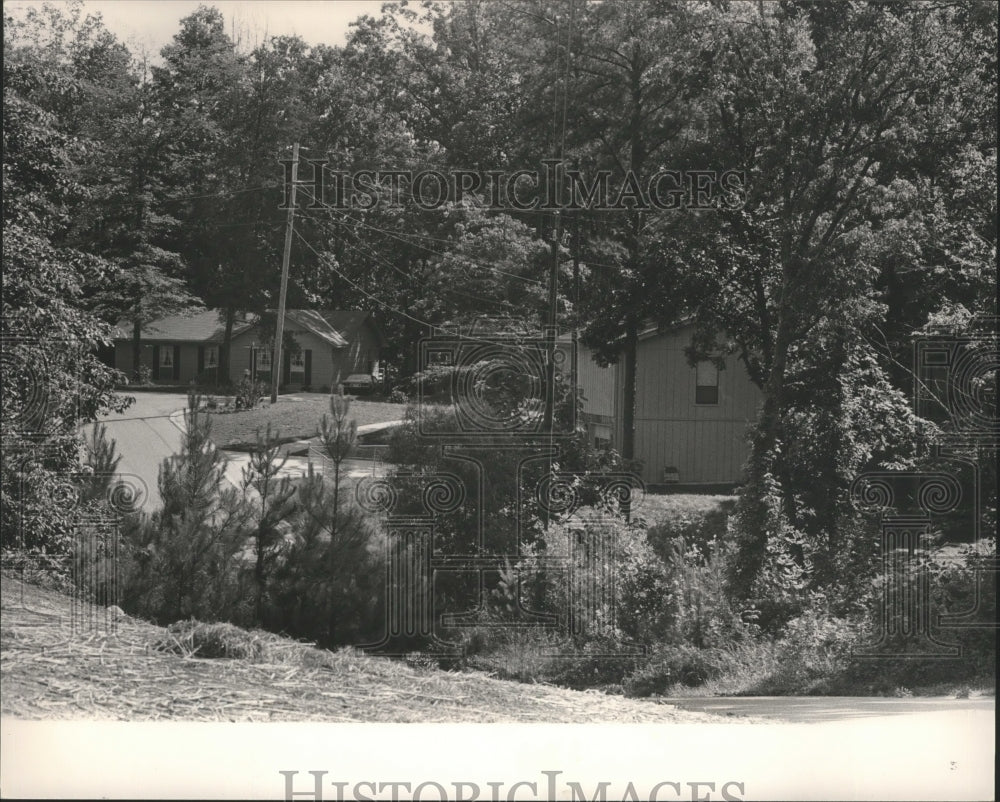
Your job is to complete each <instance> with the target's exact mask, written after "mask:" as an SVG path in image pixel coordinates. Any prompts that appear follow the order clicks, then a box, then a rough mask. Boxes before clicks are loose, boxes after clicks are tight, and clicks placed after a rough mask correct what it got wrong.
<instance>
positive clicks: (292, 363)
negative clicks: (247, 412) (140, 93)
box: [114, 309, 385, 392]
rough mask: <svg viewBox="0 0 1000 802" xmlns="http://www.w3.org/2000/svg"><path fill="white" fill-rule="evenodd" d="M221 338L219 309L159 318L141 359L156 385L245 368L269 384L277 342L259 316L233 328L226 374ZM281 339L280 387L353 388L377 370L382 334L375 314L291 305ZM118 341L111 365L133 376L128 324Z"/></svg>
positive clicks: (148, 331) (218, 379)
mask: <svg viewBox="0 0 1000 802" xmlns="http://www.w3.org/2000/svg"><path fill="white" fill-rule="evenodd" d="M224 338H225V322H224V317H223V315H222V313H220V312H219V311H217V310H205V311H201V312H196V313H193V314H188V315H183V314H181V315H171V316H169V317H164V318H160V319H158V320H154V321H151V322H150V323H148V324H147V325H145V326H144V327H143V329H142V333H141V352H140V363H141V364H142V365H145V366H146V367H147V368H149V371H150V375H151V378H152V380H153V381H154V382H156V383H159V384H175V385H176V384H188V383H189V382H191V381H196V382H199V383H203V384H219V383H225V382H226V380H227V379H228V380H230V381H234V382H235V381H239V379H240V378H241V377H242V376H244V375H246V374H247V373H249V375H251V376H252V377H254V378H256V379H259V380H261V381H264V382H270V380H271V365H272V364H273V362H274V354H273V351H274V347H273V344H272V343H271V333H270V331H265V329H264V327H263V326H262V325H261V320H260V319H259V318H258V317H256V316H246V317H243V318H240V319H238V320H237V321H236V323H235V325H234V326H233V333H232V342H231V357H230V361H229V375H228V376H221V375H220V373H219V372H220V370H221V369H222V368H221V366H220V351H221V347H222V344H223V341H224ZM283 344H284V346H285V347H284V349H283V350H284V358H283V359H282V366H281V372H282V374H283V376H282V382H281V384H282V386H284V387H285V388H287V389H289V390H303V389H306V388H309V389H316V390H321V391H324V392H328V391H329V390H330V389H332V388H333V387H335V386H336V385H337V384H340V383H343V384H345V385H349V386H351V387H352V388H355V389H358V388H361V387H365V386H371V385H372V384H373V383H374V377H375V376H377V375H378V374H379V372H380V366H379V358H380V354H381V351H382V349H383V348H384V346H385V339H384V337H383V335H382V331H381V329H380V328H379V326H378V324H377V323H376V322H375V320H374V318H373V317H372V314H371V313H370V312H360V311H344V310H334V311H318V310H311V309H289V310H286V312H285V333H284V343H283ZM114 345H115V351H114V366H115V367H116V368H118V369H119V370H121V371H122V372H124V373H125V375H131V373H132V327H131V325H130V324H129V323H127V322H123V323H120V324H119V325H118V326H117V327H116V329H115V333H114Z"/></svg>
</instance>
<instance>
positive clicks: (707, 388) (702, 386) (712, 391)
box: [694, 360, 719, 405]
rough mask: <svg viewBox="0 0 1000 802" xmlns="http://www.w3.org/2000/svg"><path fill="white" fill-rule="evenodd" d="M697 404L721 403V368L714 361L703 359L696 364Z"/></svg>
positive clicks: (695, 394) (695, 395) (695, 396)
mask: <svg viewBox="0 0 1000 802" xmlns="http://www.w3.org/2000/svg"><path fill="white" fill-rule="evenodd" d="M694 402H695V404H705V405H710V404H718V403H719V369H718V368H717V367H716V366H715V363H714V362H709V361H707V360H706V361H702V362H699V363H698V364H697V365H696V366H695V387H694Z"/></svg>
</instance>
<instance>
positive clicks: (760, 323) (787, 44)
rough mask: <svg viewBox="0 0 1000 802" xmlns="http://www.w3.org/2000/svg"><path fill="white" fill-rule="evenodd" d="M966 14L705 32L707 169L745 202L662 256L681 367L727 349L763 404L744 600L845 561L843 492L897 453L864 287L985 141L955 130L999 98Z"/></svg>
mask: <svg viewBox="0 0 1000 802" xmlns="http://www.w3.org/2000/svg"><path fill="white" fill-rule="evenodd" d="M964 13H965V12H964V11H963V10H962V9H961V7H959V6H952V5H946V6H937V5H928V6H896V5H884V4H852V5H849V6H834V5H832V4H826V3H818V4H808V5H806V4H797V3H788V4H782V5H779V6H773V5H772V6H764V5H761V6H758V7H752V6H744V7H741V10H740V13H739V14H732V15H727V16H724V17H722V18H721V23H722V31H723V38H722V41H723V42H724V43H725V45H726V46H725V48H724V49H722V50H720V51H719V53H718V56H717V59H716V62H715V66H714V70H713V79H712V84H711V90H710V91H711V93H712V95H713V97H714V98H715V102H714V108H713V117H712V123H713V125H712V126H711V130H713V131H715V132H716V133H715V135H714V136H713V138H712V143H710V149H709V152H710V153H712V154H714V158H715V159H717V160H720V161H727V162H729V163H732V164H733V165H734V166H736V167H739V168H741V169H743V170H745V171H746V175H747V181H746V185H747V188H748V189H747V197H746V205H745V206H744V208H743V209H740V210H733V211H725V212H724V213H721V214H717V215H714V216H711V217H707V218H703V219H700V220H698V221H697V225H694V224H693V223H694V222H695V221H692V225H690V226H687V227H686V228H685V229H684V230H683V231H682V233H681V234H677V235H675V236H674V237H673V238H669V237H665V238H664V242H665V243H669V245H670V247H671V248H674V247H676V248H677V250H675V251H673V252H672V254H671V255H672V257H673V258H675V259H680V260H681V261H682V262H683V264H684V266H685V270H684V273H685V278H686V281H687V288H688V291H689V295H688V297H689V299H690V302H691V305H692V307H693V308H694V309H696V310H697V313H698V320H699V322H700V333H699V336H698V337H697V339H696V343H695V348H694V353H693V354H692V356H697V355H699V354H700V355H704V354H706V353H718V351H717V350H715V349H717V348H719V347H721V348H723V349H726V348H731V349H732V350H735V351H736V352H737V353H738V354H739V356H740V358H741V359H742V360H743V361H744V362H745V363H746V365H747V367H748V370H749V372H750V375H751V377H752V378H754V380H755V381H757V382H758V383H759V384H760V386H761V388H762V391H763V396H764V401H763V408H762V410H761V413H760V418H759V420H758V423H757V426H756V427H755V430H754V436H753V440H752V456H751V459H750V462H749V465H748V484H747V489H746V491H745V492H744V493H743V496H742V502H741V512H740V515H741V518H740V520H741V526H740V532H741V551H740V555H739V560H738V572H737V577H736V580H737V587H738V588H739V590H740V592H741V593H743V594H745V595H751V596H754V595H755V592H754V590H753V585H754V583H755V582H756V581H757V579H758V578H759V577H760V576H761V575H762V571H766V570H767V568H766V565H765V563H767V562H768V560H771V562H772V567H773V566H774V565H777V564H778V563H780V562H784V564H786V565H788V566H792V565H793V564H794V566H795V567H794V568H790V569H789V570H792V571H798V570H805V571H806V576H807V579H808V578H810V577H811V578H812V579H813V580H820V584H822V583H823V582H830V581H832V577H834V576H836V575H837V573H838V571H837V570H834V569H832V568H831V563H830V561H831V560H832V559H833V556H834V554H833V552H834V551H835V550H836V548H840V549H841V551H842V553H844V554H850V553H852V552H853V551H854V548H853V546H852V545H851V544H849V543H848V544H845V543H844V542H842V541H840V540H839V539H840V538H841V537H843V536H844V535H846V534H847V533H848V532H850V531H851V528H852V527H853V524H849V523H848V522H847V520H846V519H840V522H838V519H839V518H841V515H842V514H843V513H844V512H845V510H847V509H848V508H849V504H848V501H847V498H846V491H847V486H848V485H849V482H850V480H851V478H852V477H853V476H854V475H856V473H857V472H858V471H859V470H863V469H864V468H865V466H871V465H876V464H879V463H883V464H889V463H894V464H902V463H905V461H906V460H907V459H908V458H910V457H911V456H912V445H913V441H914V427H915V426H916V422H915V421H914V420H913V414H912V410H911V409H910V408H909V405H908V403H907V400H906V395H908V390H909V388H908V387H906V388H905V389H903V388H902V387H899V386H893V384H892V382H891V377H890V375H889V374H888V373H887V368H886V364H887V361H888V360H896V361H898V356H897V355H896V354H892V353H887V352H886V351H885V349H884V348H880V347H876V346H875V345H873V342H874V343H878V342H879V341H882V342H884V337H881V336H880V335H879V326H880V323H881V322H882V321H883V320H884V317H885V315H886V306H885V305H884V303H883V298H884V296H882V297H880V283H881V278H880V276H881V275H890V276H891V274H892V272H893V271H894V269H898V268H893V263H894V262H895V263H896V264H899V263H900V259H901V258H902V261H904V262H908V264H910V265H912V262H909V260H908V259H907V258H906V257H905V256H904V254H905V253H906V251H907V250H908V249H909V250H911V253H912V247H913V245H914V244H915V240H914V238H913V237H912V234H911V233H908V231H907V229H910V231H911V232H913V231H915V230H917V229H919V230H921V231H923V232H925V233H927V232H929V231H931V230H934V228H937V230H938V232H940V231H941V227H940V225H938V224H935V226H934V228H932V227H930V226H928V223H929V222H930V219H929V218H928V217H927V216H923V219H921V220H920V222H917V219H918V218H917V214H915V213H914V212H915V207H919V206H924V205H925V199H926V198H927V196H924V199H920V200H918V196H919V195H920V189H918V187H920V186H921V184H923V183H924V182H925V181H926V180H927V179H930V182H929V183H928V184H926V186H928V187H930V186H932V185H933V184H934V183H936V181H937V179H936V177H935V176H934V174H935V173H936V172H938V171H937V167H936V165H938V164H940V163H941V160H944V161H945V163H948V161H950V160H952V159H954V157H955V155H956V154H958V153H961V152H962V150H963V148H964V147H966V144H965V143H969V144H971V143H973V142H976V143H978V142H980V141H981V136H982V129H981V127H979V126H980V125H981V122H975V121H973V120H970V119H969V116H970V110H975V109H978V108H979V100H977V95H979V94H982V93H984V92H986V93H989V94H992V95H994V96H995V92H996V89H995V76H994V77H993V79H992V81H993V86H992V87H990V86H989V84H988V83H986V84H984V83H983V82H982V76H983V75H984V73H983V71H982V70H981V69H979V66H980V65H981V64H982V59H983V58H984V54H985V43H986V42H987V41H989V40H990V35H989V34H986V35H981V36H979V37H967V36H966V35H965V33H964V32H963V31H962V27H963V24H964V23H963V22H962V17H963V14H964ZM993 30H994V33H993V34H992V36H993V37H994V39H995V26H993ZM946 51H947V52H948V54H949V55H948V57H947V58H946V57H945V56H944V55H943V53H944V52H946ZM928 153H934V154H935V155H934V157H933V159H932V160H931V161H932V162H933V164H932V163H931V161H928V159H927V154H928ZM925 177H926V178H925ZM935 208H936V209H937V210H938V211H937V212H936V213H935V214H936V215H937V214H939V213H940V211H943V206H942V205H941V204H940V203H937V204H935ZM918 214H919V213H918ZM939 219H940V218H939ZM980 230H981V229H980ZM684 235H686V236H684ZM919 236H920V237H921V238H922V235H919ZM682 237H683V238H684V239H685V240H686V244H684V245H681V244H679V243H680V240H681V239H682ZM938 237H939V235H932V238H934V239H935V240H936V241H937V242H940V241H941V240H940V239H939V238H938ZM927 244H930V243H929V242H927ZM989 250H990V246H989V245H987V247H986V248H978V251H979V253H978V254H977V255H976V256H975V257H974V259H975V261H976V262H979V263H980V264H982V263H983V262H984V261H985V260H984V257H985V255H986V253H988V252H989ZM928 255H929V254H926V255H925V257H924V259H925V258H926V256H928ZM924 259H921V260H918V265H919V264H920V262H921V261H923V266H922V267H918V268H917V270H918V272H922V271H923V270H927V271H928V272H929V273H935V272H937V271H939V270H942V269H943V271H944V273H945V274H947V273H951V274H952V275H953V276H955V277H956V278H957V273H956V272H952V271H953V270H954V269H955V268H959V269H960V265H962V264H963V263H964V264H968V262H967V261H965V262H963V260H958V259H956V260H954V261H953V263H952V266H947V267H946V266H943V265H941V263H940V261H939V260H938V259H937V258H931V259H930V260H927V261H924ZM910 269H913V268H912V267H907V270H910ZM976 269H977V270H978V269H979V268H976ZM886 271H888V273H886ZM935 283H936V290H939V289H941V284H940V283H938V282H935ZM930 298H931V295H927V296H924V299H923V301H922V302H921V304H925V303H927V302H929V301H930ZM924 309H925V310H926V309H927V307H926V306H924ZM914 311H915V310H914ZM924 314H926V312H924ZM719 332H724V333H725V334H724V335H723V338H722V341H721V342H719V338H718V333H719ZM874 388H878V389H877V390H874ZM873 390H874V392H873ZM862 399H866V401H865V402H862ZM803 438H804V439H803ZM821 495H823V496H825V497H826V498H820V497H819V496H821ZM848 517H849V516H848ZM824 540H825V541H826V542H827V544H828V545H827V546H826V547H825V549H824V548H820V544H822V543H823V542H824ZM834 543H839V545H838V546H836V547H835V546H833V544H834ZM856 545H857V546H858V549H859V550H860V552H865V548H864V547H862V544H861V543H860V542H858V543H856ZM817 549H819V550H818V551H817ZM824 550H825V552H826V556H824V555H823V554H822V553H821V552H823V551H824ZM869 553H870V552H869ZM767 555H771V556H770V557H768V556H767ZM789 559H790V560H791V562H788V560H789ZM814 560H815V561H816V562H818V563H819V564H820V566H819V567H817V566H815V565H814ZM824 562H825V563H826V567H825V568H824V567H822V564H823V563H824ZM814 569H815V573H814ZM864 570H865V571H867V570H870V568H869V567H865V568H864ZM775 582H776V583H780V582H781V579H780V577H778V578H776V579H775ZM757 595H759V594H757Z"/></svg>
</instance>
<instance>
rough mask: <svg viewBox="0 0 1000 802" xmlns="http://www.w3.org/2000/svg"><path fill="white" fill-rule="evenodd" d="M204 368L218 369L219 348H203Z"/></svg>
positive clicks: (211, 346) (212, 346)
mask: <svg viewBox="0 0 1000 802" xmlns="http://www.w3.org/2000/svg"><path fill="white" fill-rule="evenodd" d="M205 367H206V368H217V367H219V348H218V346H216V345H206V346H205Z"/></svg>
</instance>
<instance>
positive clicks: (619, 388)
mask: <svg viewBox="0 0 1000 802" xmlns="http://www.w3.org/2000/svg"><path fill="white" fill-rule="evenodd" d="M692 332H693V325H692V324H690V323H684V324H680V325H678V326H675V327H672V328H669V329H666V330H660V329H657V328H656V327H649V328H646V329H645V330H643V331H642V332H640V334H639V342H638V346H637V353H636V399H635V407H636V408H635V458H636V459H637V460H640V461H641V462H642V466H643V467H642V480H643V481H644V482H645V483H646V484H647V485H663V484H673V483H680V484H682V485H705V486H707V485H720V486H723V485H724V486H731V485H736V484H739V483H740V482H742V475H743V465H744V463H745V462H746V458H747V456H748V455H749V444H748V442H747V439H746V434H747V428H748V427H749V426H750V425H751V424H752V423H753V422H754V421H756V419H757V413H758V410H759V408H760V404H761V402H762V395H761V392H760V390H759V389H758V387H757V386H756V385H755V384H754V383H753V382H752V381H751V380H750V376H749V375H748V374H747V371H746V368H745V366H744V365H743V363H742V362H740V361H739V360H738V359H737V358H736V357H735V356H727V357H726V358H725V359H724V361H723V369H721V370H720V369H719V368H718V367H717V366H716V364H715V362H713V361H704V362H699V363H698V364H697V365H696V366H694V367H692V366H691V365H690V364H689V363H688V359H687V356H686V354H685V353H684V349H685V348H686V347H687V346H689V345H690V343H691V334H692ZM560 339H561V347H563V348H568V347H569V346H568V343H569V340H570V338H569V336H567V335H564V336H563V337H562V338H560ZM564 364H568V363H564ZM577 376H578V378H577V385H578V386H579V387H580V389H581V391H582V394H583V398H584V404H583V422H584V424H585V425H586V428H587V432H588V435H589V436H590V437H591V438H592V442H593V443H594V444H595V445H597V446H602V445H604V446H608V447H612V448H618V449H620V448H621V443H622V434H623V416H622V409H623V407H624V398H625V382H624V376H625V366H624V364H623V363H622V361H619V362H618V363H617V364H614V365H609V366H608V367H601V366H600V365H598V364H597V362H595V361H594V358H593V352H592V351H591V350H590V349H588V348H586V347H585V346H583V345H578V347H577Z"/></svg>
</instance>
